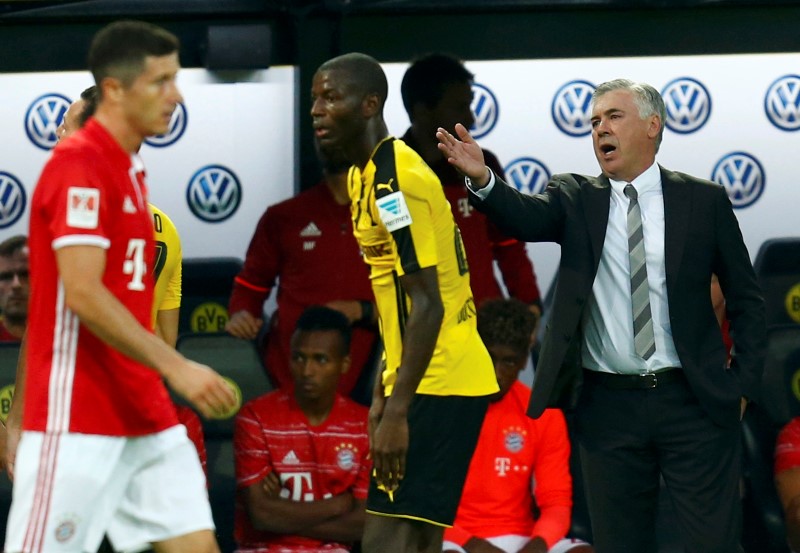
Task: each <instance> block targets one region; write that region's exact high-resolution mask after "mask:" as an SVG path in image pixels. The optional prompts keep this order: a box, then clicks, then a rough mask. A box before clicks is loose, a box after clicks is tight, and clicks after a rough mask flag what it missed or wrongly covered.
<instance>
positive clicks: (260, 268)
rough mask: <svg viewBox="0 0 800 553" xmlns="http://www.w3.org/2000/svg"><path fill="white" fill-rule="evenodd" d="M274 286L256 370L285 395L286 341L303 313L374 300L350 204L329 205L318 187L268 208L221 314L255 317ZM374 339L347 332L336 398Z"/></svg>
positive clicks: (349, 385)
mask: <svg viewBox="0 0 800 553" xmlns="http://www.w3.org/2000/svg"><path fill="white" fill-rule="evenodd" d="M276 279H279V280H280V284H279V286H278V297H277V305H278V309H277V311H276V312H275V313H274V314H273V316H272V320H271V321H270V331H269V335H268V336H267V345H266V348H265V353H264V364H265V365H266V367H267V371H268V372H269V374H270V376H271V377H272V378H273V379H274V380H275V381H276V382H277V384H278V386H279V387H281V388H285V389H287V390H291V389H292V388H293V386H294V383H293V381H292V376H291V373H290V372H289V359H291V355H290V354H291V348H290V345H289V342H290V340H291V337H292V333H293V332H294V329H295V326H296V324H297V319H298V318H299V317H300V315H301V314H302V313H303V311H304V310H305V309H306V308H307V307H310V306H312V305H324V304H325V303H327V302H329V301H333V300H364V301H370V302H374V301H375V300H374V297H373V295H372V287H371V286H370V283H369V270H368V269H367V265H366V264H365V263H364V260H363V259H362V258H361V251H360V250H359V248H358V244H357V243H356V239H355V237H354V236H353V226H352V223H351V222H350V205H349V204H348V205H339V204H337V203H336V201H335V200H334V198H333V195H332V194H331V192H330V190H328V187H327V186H325V184H323V183H320V184H318V185H316V186H314V187H313V188H310V189H309V190H306V191H305V192H302V193H300V194H298V195H297V196H295V197H294V198H291V199H289V200H286V201H284V202H281V203H279V204H276V205H274V206H270V208H269V209H267V211H266V212H265V213H264V215H262V217H261V219H260V220H259V222H258V226H256V230H255V233H253V238H252V240H251V241H250V246H249V247H248V249H247V256H246V257H245V261H244V267H243V268H242V272H241V273H240V274H239V275H238V276H237V277H236V280H235V281H234V284H233V292H232V293H231V300H230V305H229V307H228V312H229V313H231V314H233V313H236V312H237V311H241V310H242V309H245V310H247V311H249V312H250V313H251V314H252V315H254V316H255V317H261V312H262V310H263V307H264V300H265V299H266V298H267V296H269V293H270V291H271V290H272V287H273V286H274V285H275V281H276ZM376 339H377V332H376V330H375V329H369V328H365V327H363V326H360V325H357V326H355V327H353V337H352V342H351V347H350V356H351V359H352V363H351V368H350V370H349V371H347V372H346V373H345V374H343V375H342V378H341V379H340V380H339V393H340V394H342V395H345V396H347V395H349V394H350V392H351V391H352V389H353V386H355V384H356V381H357V380H358V377H359V375H360V374H361V371H362V369H363V368H364V366H365V365H366V363H367V360H368V359H369V355H370V352H371V351H372V348H373V346H374V344H375V340H376Z"/></svg>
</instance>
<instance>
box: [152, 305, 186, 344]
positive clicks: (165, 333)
mask: <svg viewBox="0 0 800 553" xmlns="http://www.w3.org/2000/svg"><path fill="white" fill-rule="evenodd" d="M180 315H181V310H180V308H179V307H176V308H175V309H159V310H158V313H156V328H155V331H156V335H157V336H158V337H159V338H161V339H162V340H164V341H165V342H166V343H168V344H169V345H170V346H172V347H173V348H174V347H175V345H176V344H177V343H178V322H179V321H180Z"/></svg>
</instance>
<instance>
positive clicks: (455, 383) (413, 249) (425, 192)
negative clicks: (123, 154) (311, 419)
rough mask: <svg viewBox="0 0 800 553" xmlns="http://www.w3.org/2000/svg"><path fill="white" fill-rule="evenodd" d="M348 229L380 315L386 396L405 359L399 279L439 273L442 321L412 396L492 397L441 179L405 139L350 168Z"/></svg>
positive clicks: (389, 141)
mask: <svg viewBox="0 0 800 553" xmlns="http://www.w3.org/2000/svg"><path fill="white" fill-rule="evenodd" d="M348 185H349V191H350V199H351V209H352V216H353V229H354V234H355V237H356V239H357V240H358V243H359V246H360V247H361V250H362V252H363V254H364V260H365V261H366V262H367V264H368V265H369V266H370V279H371V282H372V289H373V291H374V293H375V299H376V301H377V304H378V313H379V314H380V325H381V335H382V337H383V342H384V347H385V351H386V353H385V355H386V370H385V371H384V373H383V384H384V387H385V390H386V395H389V394H391V391H392V388H393V385H394V382H395V380H396V376H397V368H398V367H399V365H400V359H401V354H402V340H403V333H404V327H405V321H406V319H407V317H408V313H409V311H410V309H411V308H412V306H411V302H410V299H409V298H408V296H407V295H406V294H405V292H404V291H403V288H402V286H401V284H400V278H399V277H401V276H402V275H405V274H409V273H413V272H415V271H419V270H420V269H423V268H427V267H434V266H435V267H436V272H437V276H438V280H439V292H440V294H441V297H442V303H443V305H444V319H443V321H442V327H441V330H440V331H439V336H438V339H437V341H436V349H435V350H434V353H433V357H432V359H431V362H430V365H429V366H428V369H427V370H426V371H425V375H424V377H423V379H422V382H420V385H419V387H418V388H417V392H418V393H420V394H430V395H442V396H443V395H460V396H482V395H487V394H491V393H493V392H496V391H497V380H496V378H495V375H494V368H493V366H492V362H491V359H490V357H489V354H488V352H487V351H486V348H485V347H484V345H483V342H481V339H480V337H479V335H478V330H477V326H476V322H475V315H476V309H475V303H474V301H473V299H472V292H471V290H470V287H469V268H468V267H467V257H466V255H465V254H464V245H463V243H462V241H461V235H460V233H459V230H458V227H457V226H456V224H455V222H454V220H453V215H452V213H451V211H450V205H449V204H448V203H447V200H446V199H445V195H444V192H443V190H442V186H441V183H440V182H439V179H438V177H437V176H436V175H435V174H434V173H433V171H431V169H430V168H429V167H428V166H427V165H426V164H425V162H424V161H423V160H422V158H420V157H419V155H418V154H417V153H416V152H414V150H412V149H411V148H409V147H408V146H407V145H406V144H405V143H404V142H403V141H402V140H397V139H395V138H393V137H388V138H386V139H384V140H383V141H382V142H381V143H380V144H378V146H376V148H375V151H374V152H373V154H372V156H371V158H370V160H369V162H368V163H367V166H366V167H365V168H364V171H363V172H361V171H360V170H359V168H358V167H353V168H351V169H350V174H349V176H348Z"/></svg>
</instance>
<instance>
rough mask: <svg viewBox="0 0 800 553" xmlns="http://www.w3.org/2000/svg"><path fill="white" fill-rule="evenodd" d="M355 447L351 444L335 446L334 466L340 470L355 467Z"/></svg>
mask: <svg viewBox="0 0 800 553" xmlns="http://www.w3.org/2000/svg"><path fill="white" fill-rule="evenodd" d="M356 451H357V450H356V447H355V446H354V445H353V444H340V445H338V446H336V464H337V465H338V466H339V468H340V469H342V470H351V469H352V468H353V467H354V466H355V465H356Z"/></svg>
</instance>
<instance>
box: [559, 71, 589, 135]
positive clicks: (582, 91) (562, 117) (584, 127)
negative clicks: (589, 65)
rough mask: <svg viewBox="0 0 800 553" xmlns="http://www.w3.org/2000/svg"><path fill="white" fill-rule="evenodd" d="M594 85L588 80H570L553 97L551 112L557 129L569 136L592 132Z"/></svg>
mask: <svg viewBox="0 0 800 553" xmlns="http://www.w3.org/2000/svg"><path fill="white" fill-rule="evenodd" d="M594 88H595V86H594V85H593V84H592V83H590V82H588V81H570V82H568V83H567V84H565V85H564V86H562V87H561V88H559V89H558V92H556V95H555V96H554V97H553V105H552V107H551V113H552V115H553V121H554V122H555V124H556V127H558V129H559V130H560V131H561V132H563V133H565V134H568V135H570V136H586V135H587V134H589V133H591V132H592V122H591V119H592V112H591V106H592V94H593V93H594Z"/></svg>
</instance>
